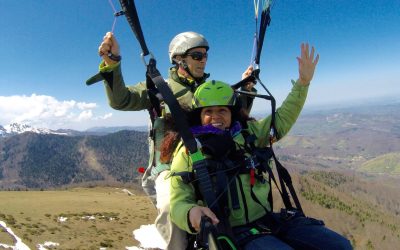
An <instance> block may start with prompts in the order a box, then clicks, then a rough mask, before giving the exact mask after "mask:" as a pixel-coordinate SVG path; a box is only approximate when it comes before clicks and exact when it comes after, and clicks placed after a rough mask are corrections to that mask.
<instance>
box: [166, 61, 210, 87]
mask: <svg viewBox="0 0 400 250" xmlns="http://www.w3.org/2000/svg"><path fill="white" fill-rule="evenodd" d="M173 60H174V61H175V62H176V63H177V64H178V66H179V67H182V68H183V69H184V70H185V71H186V73H188V74H189V76H190V77H191V78H192V79H193V80H194V81H195V83H196V86H197V85H199V84H201V82H202V81H203V79H204V76H202V77H195V76H193V74H192V72H190V69H189V66H188V65H187V63H186V62H185V60H183V59H182V60H180V61H178V60H177V59H173ZM205 75H206V76H207V75H208V74H205Z"/></svg>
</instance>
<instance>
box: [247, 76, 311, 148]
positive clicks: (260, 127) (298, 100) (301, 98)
mask: <svg viewBox="0 0 400 250" xmlns="http://www.w3.org/2000/svg"><path fill="white" fill-rule="evenodd" d="M292 84H293V87H292V90H291V91H290V93H289V95H288V96H287V97H286V99H285V101H284V102H283V103H282V105H281V106H280V107H279V108H278V109H277V110H276V113H275V125H276V130H277V138H276V139H278V140H279V139H281V138H282V137H284V136H285V135H286V134H287V133H288V132H289V130H290V129H291V128H292V127H293V125H294V123H295V122H296V120H297V118H298V117H299V115H300V112H301V110H302V109H303V106H304V103H305V101H306V98H307V93H308V86H301V85H300V84H298V83H296V82H294V81H292ZM270 124H271V116H268V117H266V118H264V119H261V120H257V121H254V122H249V128H250V129H251V130H252V131H253V133H254V134H255V135H256V136H257V138H258V144H259V145H257V146H260V147H264V146H266V145H268V143H269V141H268V140H269V128H270Z"/></svg>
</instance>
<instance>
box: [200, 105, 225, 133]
mask: <svg viewBox="0 0 400 250" xmlns="http://www.w3.org/2000/svg"><path fill="white" fill-rule="evenodd" d="M200 119H201V125H208V124H211V125H212V126H214V127H216V128H219V129H222V130H224V129H226V128H229V127H230V126H231V122H232V113H231V110H230V109H229V108H228V107H226V106H212V107H205V108H203V109H202V110H201V113H200Z"/></svg>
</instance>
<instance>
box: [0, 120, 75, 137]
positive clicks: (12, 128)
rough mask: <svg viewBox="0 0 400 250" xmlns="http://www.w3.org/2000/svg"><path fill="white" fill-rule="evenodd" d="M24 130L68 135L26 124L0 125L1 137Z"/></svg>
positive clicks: (23, 131) (20, 132)
mask: <svg viewBox="0 0 400 250" xmlns="http://www.w3.org/2000/svg"><path fill="white" fill-rule="evenodd" d="M25 132H32V133H37V134H57V135H68V133H65V132H59V131H55V130H51V129H47V128H33V127H31V126H29V125H27V124H19V123H11V124H9V125H6V126H4V127H3V126H1V125H0V136H1V137H6V136H12V135H16V134H22V133H25Z"/></svg>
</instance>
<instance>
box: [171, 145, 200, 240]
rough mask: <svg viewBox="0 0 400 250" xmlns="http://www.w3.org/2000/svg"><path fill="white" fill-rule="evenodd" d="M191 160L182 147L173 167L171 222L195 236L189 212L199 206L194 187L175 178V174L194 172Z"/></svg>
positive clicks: (173, 162) (178, 177) (177, 177)
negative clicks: (191, 227) (190, 225)
mask: <svg viewBox="0 0 400 250" xmlns="http://www.w3.org/2000/svg"><path fill="white" fill-rule="evenodd" d="M190 165H191V164H190V162H189V158H188V156H187V154H186V148H185V147H180V148H179V150H178V152H177V153H176V154H175V156H174V159H173V161H172V165H171V177H170V178H171V194H170V208H171V209H170V213H171V214H170V215H171V220H172V222H174V223H175V224H176V225H177V226H178V227H179V228H181V229H182V230H185V231H186V232H188V233H191V234H194V233H196V232H193V231H192V230H191V229H190V227H189V223H190V222H189V220H188V213H189V210H190V209H191V208H192V207H194V206H197V203H196V199H195V197H196V196H195V191H194V187H193V186H192V185H191V184H186V183H184V182H183V180H182V178H181V177H180V176H176V175H175V176H174V173H179V172H183V171H189V172H191V171H192V168H191V166H190Z"/></svg>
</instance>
